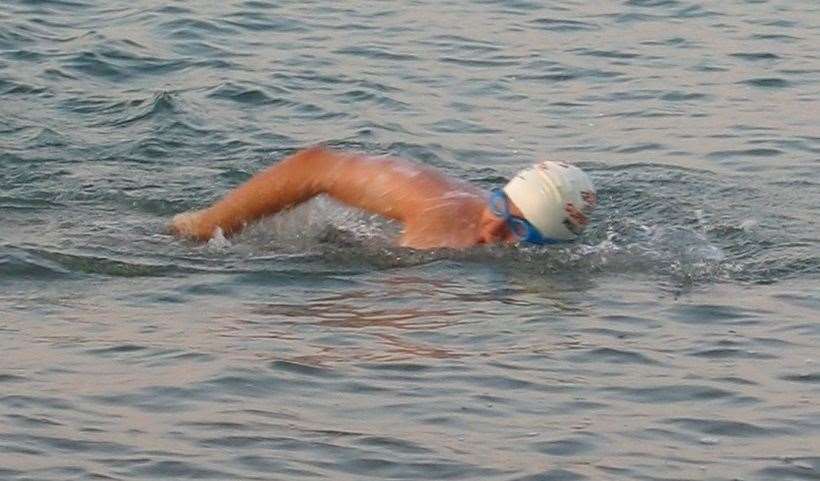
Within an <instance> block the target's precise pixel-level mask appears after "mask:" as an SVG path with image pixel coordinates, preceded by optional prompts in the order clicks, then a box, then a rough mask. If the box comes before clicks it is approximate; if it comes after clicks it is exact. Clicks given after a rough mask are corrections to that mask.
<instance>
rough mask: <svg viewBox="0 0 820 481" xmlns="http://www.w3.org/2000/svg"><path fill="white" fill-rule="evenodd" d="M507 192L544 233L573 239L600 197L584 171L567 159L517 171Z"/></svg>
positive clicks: (554, 236) (549, 235)
mask: <svg viewBox="0 0 820 481" xmlns="http://www.w3.org/2000/svg"><path fill="white" fill-rule="evenodd" d="M503 190H504V193H505V194H507V197H508V198H509V199H510V200H511V201H512V202H513V203H514V204H515V205H516V206H517V207H518V209H519V210H520V211H521V213H522V214H523V217H524V218H525V219H526V220H527V221H529V223H530V224H532V226H533V227H535V228H536V229H538V231H539V232H540V233H541V235H542V236H544V237H545V238H547V239H552V240H555V241H569V240H573V239H575V238H576V237H578V235H579V234H580V233H581V231H582V230H583V229H584V227H585V226H586V224H587V223H588V215H589V213H590V212H591V211H592V209H593V208H594V207H595V204H596V202H597V197H596V194H595V187H594V186H593V185H592V181H590V180H589V177H587V175H586V174H585V173H584V171H583V170H581V169H579V168H578V167H575V166H574V165H569V164H565V163H563V162H550V161H546V162H541V163H538V164H535V165H533V166H532V167H529V168H526V169H524V170H522V171H521V172H519V173H518V174H516V176H515V177H513V179H512V180H510V181H509V182H508V183H507V185H506V186H505V187H504V189H503Z"/></svg>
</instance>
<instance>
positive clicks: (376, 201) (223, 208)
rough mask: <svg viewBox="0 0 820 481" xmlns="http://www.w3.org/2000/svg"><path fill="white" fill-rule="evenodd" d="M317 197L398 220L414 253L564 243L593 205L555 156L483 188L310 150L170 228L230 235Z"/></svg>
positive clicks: (384, 160) (587, 190)
mask: <svg viewBox="0 0 820 481" xmlns="http://www.w3.org/2000/svg"><path fill="white" fill-rule="evenodd" d="M320 194H326V195H328V196H330V197H332V198H333V199H336V200H337V201H339V202H341V203H343V204H347V205H349V206H353V207H357V208H359V209H362V210H365V211H368V212H372V213H375V214H379V215H381V216H384V217H386V218H389V219H394V220H396V221H399V222H401V223H402V224H403V226H404V229H403V231H402V234H401V237H400V239H399V245H401V246H405V247H411V248H416V249H431V248H437V247H450V248H465V247H470V246H474V245H478V244H498V243H502V244H512V243H516V242H522V243H528V244H535V245H544V244H552V243H557V242H563V241H570V240H573V239H575V238H576V237H577V236H578V234H580V232H581V231H582V230H583V228H584V227H585V226H586V224H587V222H588V217H587V216H588V215H589V213H590V211H591V210H592V209H593V208H594V207H595V204H596V196H595V188H594V187H593V185H592V182H591V181H590V180H589V177H587V175H586V174H585V173H584V172H583V171H582V170H581V169H579V168H578V167H575V166H571V165H568V164H564V163H560V162H542V163H539V164H536V165H533V166H532V167H529V168H527V169H524V170H522V171H520V172H519V173H518V174H516V176H515V177H514V178H513V179H512V180H511V181H510V182H509V183H507V185H506V186H505V187H504V188H503V189H494V190H493V191H492V192H490V193H488V192H485V191H484V190H482V189H480V188H478V187H476V186H474V185H472V184H470V183H468V182H465V181H462V180H458V179H453V178H450V177H447V176H445V175H444V174H443V173H442V172H439V171H438V170H435V169H433V168H432V167H428V166H423V165H417V164H413V163H410V162H408V161H405V160H401V159H396V158H389V157H367V156H364V155H361V154H353V153H346V152H339V151H335V150H331V149H327V148H324V147H314V148H311V149H307V150H302V151H299V152H297V153H295V154H293V155H291V156H289V157H287V158H285V159H284V160H281V161H280V162H278V163H276V164H274V165H273V166H271V167H269V168H267V169H265V170H263V171H262V172H259V173H258V174H256V175H255V176H253V177H252V178H251V179H250V180H248V181H247V182H245V183H244V184H242V185H241V186H239V187H237V188H236V189H234V190H233V191H231V192H229V193H228V194H227V195H226V196H225V197H223V198H222V199H221V200H219V201H218V202H216V203H215V204H214V205H212V206H210V207H208V208H206V209H202V210H198V211H194V212H186V213H183V214H178V215H177V216H175V217H174V218H173V220H172V221H171V225H170V229H171V231H172V232H173V233H174V234H175V235H177V236H180V237H187V238H192V239H197V240H208V239H210V238H211V237H213V236H214V235H215V234H216V233H217V232H218V229H221V231H222V233H224V235H226V236H230V235H233V234H236V233H238V232H239V231H241V230H242V229H244V228H245V227H246V226H247V225H249V224H250V223H252V222H254V221H257V220H259V219H261V218H262V217H265V216H268V215H271V214H274V213H276V212H279V211H281V210H284V209H288V208H290V207H293V206H295V205H297V204H300V203H302V202H305V201H307V200H309V199H311V198H313V197H315V196H317V195H320Z"/></svg>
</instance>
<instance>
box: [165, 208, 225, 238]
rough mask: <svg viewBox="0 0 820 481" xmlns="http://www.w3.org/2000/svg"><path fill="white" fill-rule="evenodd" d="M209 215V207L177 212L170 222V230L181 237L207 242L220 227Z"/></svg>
mask: <svg viewBox="0 0 820 481" xmlns="http://www.w3.org/2000/svg"><path fill="white" fill-rule="evenodd" d="M207 217H208V216H207V209H203V210H196V211H190V212H183V213H182V214H177V215H175V216H174V218H173V219H171V222H170V223H169V224H168V231H169V232H170V233H171V234H173V235H175V236H177V237H180V238H186V239H193V240H197V241H202V242H205V241H207V240H210V239H211V237H213V236H214V233H215V232H216V229H217V228H218V226H216V225H215V224H213V223H212V222H210V221H208V219H207Z"/></svg>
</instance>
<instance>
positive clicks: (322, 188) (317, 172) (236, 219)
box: [170, 147, 435, 240]
mask: <svg viewBox="0 0 820 481" xmlns="http://www.w3.org/2000/svg"><path fill="white" fill-rule="evenodd" d="M397 162H399V161H395V160H390V159H382V158H370V157H364V156H361V155H355V154H347V153H342V152H336V151H333V150H329V149H325V148H321V147H316V148H312V149H307V150H303V151H300V152H297V153H296V154H294V155H292V156H290V157H287V158H285V159H284V160H282V161H280V162H278V163H276V164H274V165H272V166H271V167H268V168H267V169H265V170H263V171H261V172H259V173H258V174H256V175H254V176H253V177H252V178H251V179H250V180H248V181H247V182H246V183H244V184H243V185H241V186H239V187H237V188H236V189H234V190H233V191H231V192H229V193H228V194H227V195H226V196H225V197H224V198H222V199H221V200H219V201H218V202H216V203H215V204H214V205H212V206H211V207H209V208H207V209H204V210H201V211H197V212H192V213H186V214H180V215H178V216H176V217H174V220H173V221H172V223H171V226H170V228H171V230H172V231H173V232H174V233H175V234H177V235H180V236H183V237H191V238H195V239H199V240H207V239H210V238H211V236H213V234H214V232H215V230H216V228H217V227H218V228H220V229H222V232H223V233H224V234H225V235H232V234H235V233H237V232H239V231H240V230H242V229H243V228H244V227H245V226H246V225H248V224H250V223H252V222H254V221H256V220H259V219H260V218H262V217H265V216H267V215H271V214H274V213H276V212H279V211H281V210H284V209H287V208H289V207H292V206H294V205H297V204H300V203H302V202H305V201H307V200H309V199H311V198H312V197H314V196H316V195H319V194H322V193H325V194H328V195H330V196H331V197H333V198H335V199H337V200H339V201H340V202H343V203H345V204H348V205H351V206H353V207H358V208H360V209H363V210H366V211H369V212H372V213H375V214H379V215H382V216H384V217H388V218H392V219H396V220H399V221H402V220H404V218H405V217H406V215H408V214H409V213H410V212H412V211H413V209H414V204H415V203H416V202H417V201H418V197H419V195H420V192H419V189H418V188H417V187H418V185H417V184H418V182H411V179H413V178H414V177H415V175H412V174H417V173H418V172H412V171H410V172H408V169H407V168H404V169H402V168H396V164H397ZM428 175H430V174H429V173H428ZM433 180H435V179H433ZM433 183H435V182H433ZM414 186H415V187H414Z"/></svg>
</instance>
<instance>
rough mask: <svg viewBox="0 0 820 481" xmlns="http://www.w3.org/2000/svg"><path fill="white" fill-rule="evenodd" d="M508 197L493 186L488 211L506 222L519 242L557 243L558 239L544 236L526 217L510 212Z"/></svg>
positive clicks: (536, 243) (541, 244)
mask: <svg viewBox="0 0 820 481" xmlns="http://www.w3.org/2000/svg"><path fill="white" fill-rule="evenodd" d="M509 201H510V199H509V197H507V194H505V193H504V191H503V190H501V189H499V188H495V189H493V190H492V193H491V194H490V211H492V213H493V214H495V215H496V216H498V217H499V218H501V219H502V220H503V221H504V222H506V224H507V227H508V228H509V229H510V231H511V232H512V233H513V234H515V235H516V236H518V240H519V241H520V242H526V243H527V244H535V245H539V246H543V245H547V244H558V243H559V242H561V241H560V240H556V239H550V238H549V237H544V236H543V235H541V233H540V232H539V231H538V229H536V228H535V226H534V225H532V224H531V223H530V222H529V221H528V220H527V219H524V218H523V217H518V216H515V215H512V214H510V206H509Z"/></svg>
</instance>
